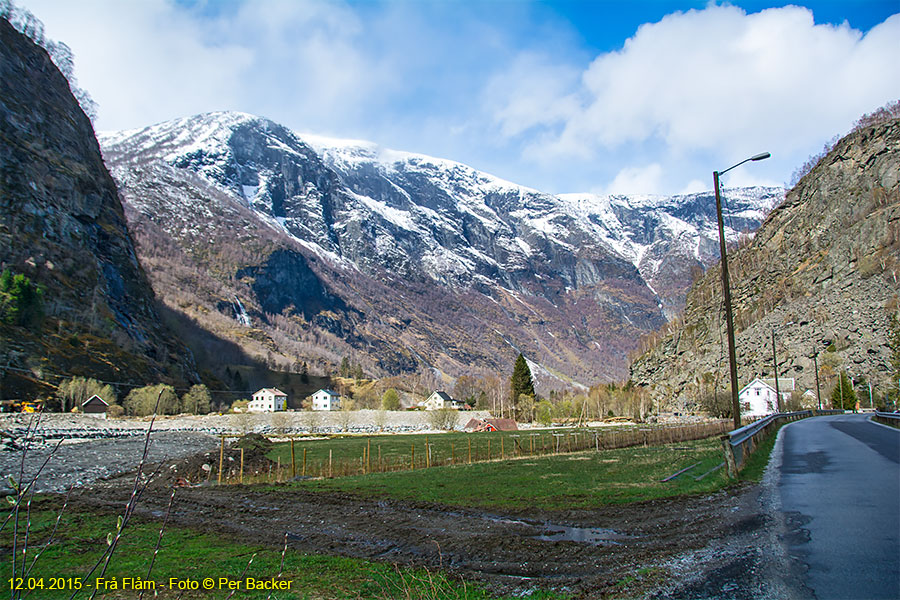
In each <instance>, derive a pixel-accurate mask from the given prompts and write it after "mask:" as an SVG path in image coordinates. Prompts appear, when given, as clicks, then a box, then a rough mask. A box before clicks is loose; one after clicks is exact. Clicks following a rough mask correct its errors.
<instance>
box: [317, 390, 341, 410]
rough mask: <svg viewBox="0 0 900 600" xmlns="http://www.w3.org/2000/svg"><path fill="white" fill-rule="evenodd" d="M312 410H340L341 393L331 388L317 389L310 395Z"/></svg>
mask: <svg viewBox="0 0 900 600" xmlns="http://www.w3.org/2000/svg"><path fill="white" fill-rule="evenodd" d="M312 409H313V410H340V409H341V395H340V394H338V393H337V392H333V391H331V390H319V391H318V392H316V393H315V394H313V395H312Z"/></svg>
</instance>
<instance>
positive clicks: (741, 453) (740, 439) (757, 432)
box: [722, 410, 843, 477]
mask: <svg viewBox="0 0 900 600" xmlns="http://www.w3.org/2000/svg"><path fill="white" fill-rule="evenodd" d="M841 412H843V411H812V410H802V411H799V412H791V413H776V414H774V415H769V416H767V417H765V418H763V419H760V420H759V421H755V422H753V423H750V424H749V425H744V426H743V427H741V428H740V429H735V430H734V431H732V432H729V433H726V434H725V435H723V436H722V447H723V449H724V451H725V465H726V466H727V468H728V475H729V476H731V477H737V476H738V472H740V470H741V467H743V466H744V463H745V462H747V458H748V457H749V456H750V455H751V454H753V451H754V450H756V448H757V446H759V444H760V442H762V440H764V439H765V438H766V437H768V435H769V433H771V431H772V430H773V429H774V428H776V427H778V426H779V425H783V424H784V423H790V422H791V421H797V420H799V419H805V418H807V417H812V416H814V415H816V414H829V413H841Z"/></svg>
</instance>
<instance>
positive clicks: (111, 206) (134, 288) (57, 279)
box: [0, 19, 193, 397]
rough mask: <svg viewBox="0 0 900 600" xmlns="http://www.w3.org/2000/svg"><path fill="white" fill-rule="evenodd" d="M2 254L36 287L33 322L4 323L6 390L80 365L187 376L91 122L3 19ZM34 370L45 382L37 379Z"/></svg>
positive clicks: (143, 376)
mask: <svg viewBox="0 0 900 600" xmlns="http://www.w3.org/2000/svg"><path fill="white" fill-rule="evenodd" d="M0 81H2V82H3V83H2V85H0V140H2V143H0V249H2V251H0V263H2V265H0V266H2V267H3V268H8V269H10V270H12V271H14V272H17V273H23V274H25V275H26V276H28V277H29V278H30V279H32V280H33V281H35V282H37V283H38V284H40V285H41V286H43V288H44V290H45V293H44V312H45V314H46V317H47V318H46V319H45V320H44V323H43V326H42V328H40V329H36V328H33V327H32V328H23V327H16V326H12V325H8V324H7V325H4V326H2V329H0V339H2V347H0V361H2V364H3V365H5V366H8V367H12V368H13V369H22V371H13V370H12V369H9V370H6V374H5V376H4V378H3V388H2V392H0V393H2V394H3V395H4V396H6V397H17V396H21V395H27V394H31V393H34V392H35V387H36V388H37V389H41V388H42V389H41V393H49V392H51V391H52V384H55V383H58V382H59V379H54V378H52V377H50V376H46V377H45V376H44V375H43V374H44V373H63V374H69V373H78V374H89V375H92V376H95V377H97V376H100V377H107V378H113V379H114V380H115V381H123V380H126V381H134V382H136V383H145V382H154V381H156V380H158V379H168V380H183V379H185V378H188V379H189V378H191V377H192V372H193V366H192V361H191V359H190V357H189V356H188V354H187V353H186V351H185V350H184V349H183V347H181V346H180V345H178V344H177V343H173V342H172V341H171V337H172V336H171V334H169V333H168V332H166V331H165V330H163V329H162V327H161V326H160V324H159V323H160V319H159V315H158V314H157V312H156V308H155V303H154V298H153V292H152V290H151V288H150V286H149V284H148V282H147V278H146V276H145V275H144V273H143V271H142V270H141V267H140V265H139V263H138V260H137V255H136V253H135V250H134V246H133V244H132V240H131V237H130V236H129V234H128V230H127V227H126V222H125V217H124V214H123V211H122V205H121V203H120V202H119V197H118V193H117V191H116V186H115V183H114V182H113V180H112V178H111V177H110V175H109V173H108V172H107V170H106V167H105V166H104V164H103V160H102V158H101V155H100V149H99V146H98V144H97V140H96V138H95V137H94V132H93V129H92V127H91V123H90V120H89V119H88V118H87V117H86V116H85V114H84V113H83V112H82V110H81V108H80V107H79V105H78V103H77V101H76V100H75V98H74V97H73V96H72V93H71V91H70V89H69V85H68V82H67V81H66V79H65V77H63V75H62V74H61V73H60V72H59V70H58V69H57V68H56V66H55V65H54V64H53V62H52V61H51V59H50V57H49V56H48V55H47V53H46V52H45V51H44V50H43V49H42V48H40V47H38V46H36V45H35V44H34V43H33V42H32V41H31V40H29V39H28V38H27V37H25V36H23V35H21V34H19V33H18V32H17V31H15V29H13V27H12V26H11V25H9V23H7V22H6V21H5V20H2V19H0ZM42 380H43V381H44V382H46V383H47V384H49V385H42V383H41V382H42Z"/></svg>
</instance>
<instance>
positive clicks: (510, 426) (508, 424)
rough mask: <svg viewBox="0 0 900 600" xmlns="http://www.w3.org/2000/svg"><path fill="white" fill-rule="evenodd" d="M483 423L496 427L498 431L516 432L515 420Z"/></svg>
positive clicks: (496, 420)
mask: <svg viewBox="0 0 900 600" xmlns="http://www.w3.org/2000/svg"><path fill="white" fill-rule="evenodd" d="M485 422H487V423H490V424H491V425H493V426H494V427H496V428H497V429H498V430H499V431H518V430H519V426H518V425H516V421H515V419H485Z"/></svg>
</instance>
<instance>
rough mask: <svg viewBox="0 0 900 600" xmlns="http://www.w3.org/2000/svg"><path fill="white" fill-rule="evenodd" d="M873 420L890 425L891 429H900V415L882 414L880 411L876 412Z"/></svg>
mask: <svg viewBox="0 0 900 600" xmlns="http://www.w3.org/2000/svg"><path fill="white" fill-rule="evenodd" d="M872 418H873V419H875V420H876V421H878V422H879V423H884V424H885V425H890V426H891V427H898V428H900V413H892V412H881V411H879V410H876V411H875V416H873V417H872Z"/></svg>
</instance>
